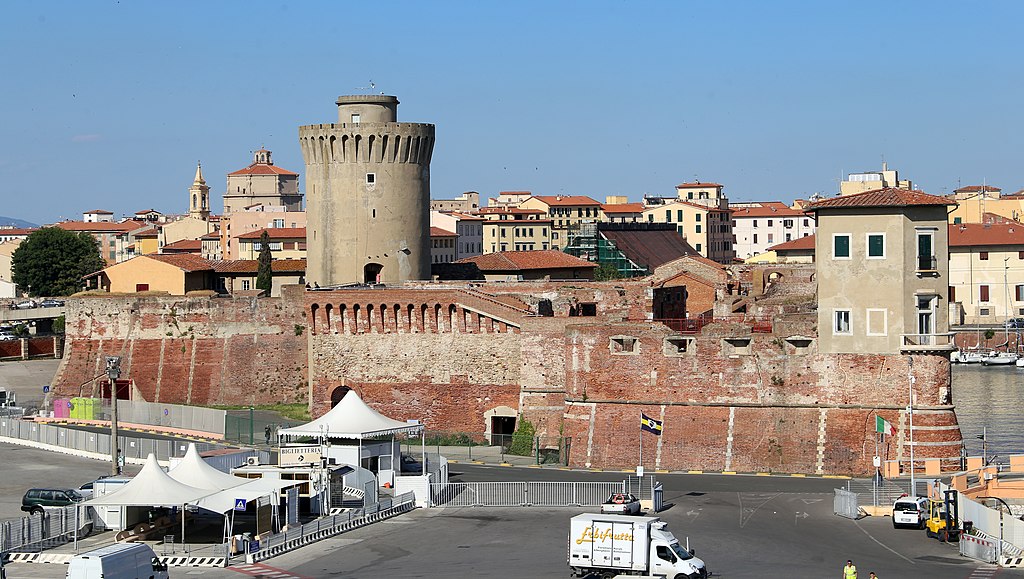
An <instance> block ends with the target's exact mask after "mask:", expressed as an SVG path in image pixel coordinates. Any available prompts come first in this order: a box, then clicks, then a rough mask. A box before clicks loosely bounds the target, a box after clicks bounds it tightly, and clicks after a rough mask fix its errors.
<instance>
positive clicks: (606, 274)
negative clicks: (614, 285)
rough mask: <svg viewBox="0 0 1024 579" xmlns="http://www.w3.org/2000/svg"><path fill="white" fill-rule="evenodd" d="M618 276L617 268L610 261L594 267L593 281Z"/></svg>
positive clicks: (616, 277) (617, 277)
mask: <svg viewBox="0 0 1024 579" xmlns="http://www.w3.org/2000/svg"><path fill="white" fill-rule="evenodd" d="M619 277H621V276H620V275H619V268H617V267H615V266H614V265H612V264H610V263H602V264H601V265H599V266H597V267H596V268H595V269H594V281H608V280H612V279H619Z"/></svg>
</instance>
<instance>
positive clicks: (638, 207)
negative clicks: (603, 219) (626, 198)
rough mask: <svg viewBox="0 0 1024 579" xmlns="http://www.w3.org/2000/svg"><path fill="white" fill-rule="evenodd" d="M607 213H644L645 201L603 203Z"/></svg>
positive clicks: (602, 206) (602, 207)
mask: <svg viewBox="0 0 1024 579" xmlns="http://www.w3.org/2000/svg"><path fill="white" fill-rule="evenodd" d="M601 211H604V212H605V213H643V212H644V204H643V203H605V204H602V205H601Z"/></svg>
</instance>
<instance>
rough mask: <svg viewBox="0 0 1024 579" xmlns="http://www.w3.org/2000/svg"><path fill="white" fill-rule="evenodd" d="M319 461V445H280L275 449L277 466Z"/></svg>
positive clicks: (300, 464) (316, 462)
mask: <svg viewBox="0 0 1024 579" xmlns="http://www.w3.org/2000/svg"><path fill="white" fill-rule="evenodd" d="M319 463H320V445H319V444H304V445H302V446H282V447H281V448H280V449H278V451H277V464H278V465H279V466H303V465H307V464H319Z"/></svg>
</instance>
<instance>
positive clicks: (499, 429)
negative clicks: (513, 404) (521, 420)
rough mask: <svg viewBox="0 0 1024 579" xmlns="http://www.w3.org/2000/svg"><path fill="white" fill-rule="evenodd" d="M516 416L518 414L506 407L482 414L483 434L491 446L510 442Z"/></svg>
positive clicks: (499, 407) (514, 428)
mask: <svg viewBox="0 0 1024 579" xmlns="http://www.w3.org/2000/svg"><path fill="white" fill-rule="evenodd" d="M518 416H519V413H518V412H516V411H515V409H513V408H509V407H508V406H498V407H495V408H492V409H490V410H488V411H487V412H484V434H485V435H486V436H487V439H488V440H489V441H490V443H491V445H492V446H498V445H501V444H504V445H508V444H509V443H511V442H512V435H513V434H514V433H515V431H516V418H517V417H518Z"/></svg>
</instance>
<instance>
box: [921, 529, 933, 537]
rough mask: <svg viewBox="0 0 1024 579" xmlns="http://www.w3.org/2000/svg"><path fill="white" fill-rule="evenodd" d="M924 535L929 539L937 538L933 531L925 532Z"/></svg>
mask: <svg viewBox="0 0 1024 579" xmlns="http://www.w3.org/2000/svg"><path fill="white" fill-rule="evenodd" d="M924 534H925V535H928V538H929V539H934V538H935V533H933V532H932V530H931V529H928V530H927V531H925V532H924Z"/></svg>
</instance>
